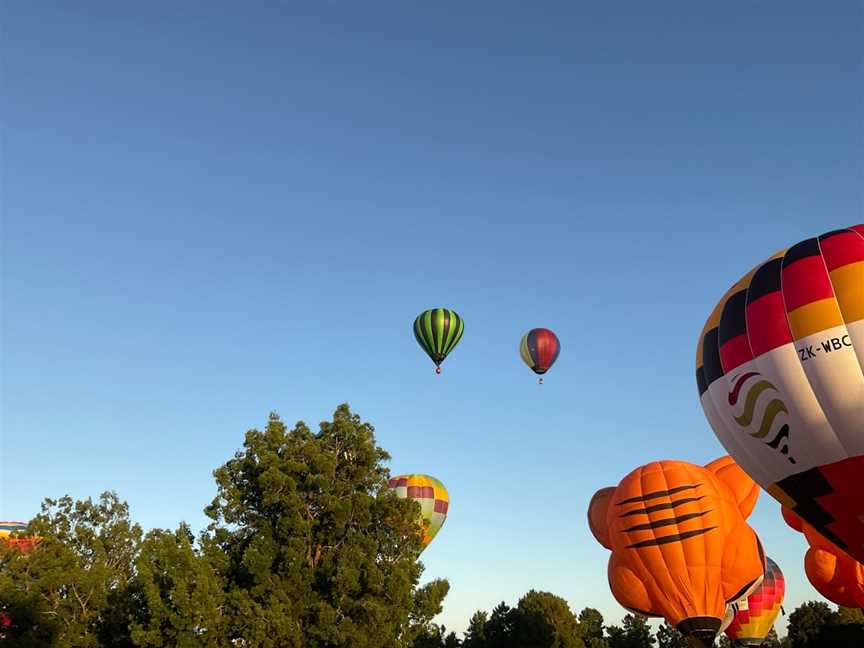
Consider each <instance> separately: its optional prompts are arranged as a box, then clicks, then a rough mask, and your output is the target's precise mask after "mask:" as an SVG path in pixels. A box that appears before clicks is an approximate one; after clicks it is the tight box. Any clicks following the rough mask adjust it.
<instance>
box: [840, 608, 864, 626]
mask: <svg viewBox="0 0 864 648" xmlns="http://www.w3.org/2000/svg"><path fill="white" fill-rule="evenodd" d="M837 623H839V624H840V625H848V624H850V623H857V624H859V625H864V611H862V610H861V608H847V607H840V606H837Z"/></svg>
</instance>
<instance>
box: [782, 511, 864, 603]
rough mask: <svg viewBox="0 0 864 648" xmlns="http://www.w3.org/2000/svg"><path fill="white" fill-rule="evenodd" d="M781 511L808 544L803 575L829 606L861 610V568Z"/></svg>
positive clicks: (863, 600)
mask: <svg viewBox="0 0 864 648" xmlns="http://www.w3.org/2000/svg"><path fill="white" fill-rule="evenodd" d="M781 510H782V512H783V519H784V520H786V523H787V524H788V525H789V526H790V527H792V528H793V529H795V530H796V531H800V532H801V533H803V534H804V537H805V538H807V543H808V544H809V545H810V547H809V548H808V549H807V553H806V554H805V555H804V572H805V573H806V574H807V579H808V580H809V581H810V584H811V585H813V587H814V588H816V591H817V592H819V593H820V594H821V595H822V596H824V597H825V598H826V599H828V600H829V601H831V602H832V603H836V604H837V605H840V606H843V607H848V608H856V607H857V608H864V565H862V564H861V563H860V562H858V561H857V560H855V559H854V558H852V557H851V556H849V555H848V554H847V553H846V552H844V551H841V550H840V549H838V548H837V547H835V546H834V544H833V543H831V542H829V541H828V540H827V539H825V538H824V537H823V536H822V535H820V534H819V533H818V532H817V531H816V529H814V528H813V527H812V526H811V525H809V524H807V523H806V522H805V521H804V520H802V519H801V518H800V517H799V516H798V515H796V514H795V513H793V512H792V511H791V510H789V509H788V508H786V507H785V506H784V507H783V508H782V509H781Z"/></svg>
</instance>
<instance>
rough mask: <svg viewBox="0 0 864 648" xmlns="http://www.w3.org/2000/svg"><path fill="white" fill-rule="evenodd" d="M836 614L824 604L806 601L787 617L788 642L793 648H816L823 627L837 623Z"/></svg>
mask: <svg viewBox="0 0 864 648" xmlns="http://www.w3.org/2000/svg"><path fill="white" fill-rule="evenodd" d="M837 618H838V615H837V612H835V611H834V610H832V609H831V608H830V607H828V605H827V604H826V603H822V602H821V601H820V602H817V601H808V602H806V603H803V604H801V605H800V606H799V607H798V608H797V609H796V610H795V611H794V612H792V613H791V614H790V615H789V628H788V636H789V640H790V642H791V644H792V646H793V647H794V648H811V647H812V648H817V647H818V646H819V645H821V644H820V643H819V634H820V632H821V631H822V628H823V626H826V625H832V624H834V623H835V622H836V621H837Z"/></svg>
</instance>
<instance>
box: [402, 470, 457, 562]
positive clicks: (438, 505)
mask: <svg viewBox="0 0 864 648" xmlns="http://www.w3.org/2000/svg"><path fill="white" fill-rule="evenodd" d="M389 486H390V488H391V489H392V490H393V491H394V492H395V493H396V495H398V496H399V497H401V498H402V499H405V498H408V499H412V500H414V501H415V502H417V503H418V504H419V505H420V522H421V524H422V525H423V527H424V534H423V545H424V547H425V546H426V545H428V544H429V543H430V542H432V539H433V538H434V537H435V536H436V535H438V531H440V530H441V527H442V526H443V525H444V520H445V519H446V518H447V511H448V510H449V508H450V495H449V494H448V493H447V489H446V488H444V484H442V483H441V482H440V481H439V480H437V479H435V478H434V477H430V476H429V475H398V476H397V477H394V478H392V479H391V480H390V482H389Z"/></svg>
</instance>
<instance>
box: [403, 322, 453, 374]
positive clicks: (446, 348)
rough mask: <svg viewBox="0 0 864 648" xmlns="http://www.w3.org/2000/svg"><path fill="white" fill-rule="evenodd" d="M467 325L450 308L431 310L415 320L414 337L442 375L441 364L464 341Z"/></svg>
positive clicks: (437, 371) (436, 370)
mask: <svg viewBox="0 0 864 648" xmlns="http://www.w3.org/2000/svg"><path fill="white" fill-rule="evenodd" d="M464 328H465V323H464V322H463V321H462V318H461V317H459V314H458V313H456V311H453V310H450V309H449V308H430V309H429V310H426V311H423V312H422V313H420V314H419V315H418V316H417V319H415V320H414V337H415V338H416V340H417V344H419V345H420V346H421V347H422V348H423V350H424V351H425V352H426V353H427V354H428V355H429V357H430V358H432V362H434V363H435V373H441V363H442V362H444V358H446V357H447V354H448V353H450V352H451V351H452V350H453V348H454V347H455V346H456V345H457V344H459V340H461V339H462V331H463V329H464Z"/></svg>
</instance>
